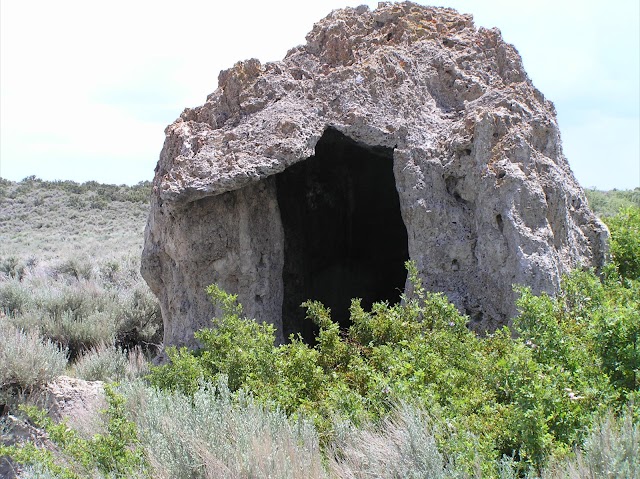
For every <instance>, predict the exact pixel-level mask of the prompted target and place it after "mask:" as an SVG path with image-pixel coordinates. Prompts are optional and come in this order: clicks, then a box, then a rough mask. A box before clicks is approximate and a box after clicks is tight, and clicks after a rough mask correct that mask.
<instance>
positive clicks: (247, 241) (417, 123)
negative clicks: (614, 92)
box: [142, 2, 607, 345]
mask: <svg viewBox="0 0 640 479" xmlns="http://www.w3.org/2000/svg"><path fill="white" fill-rule="evenodd" d="M606 239H607V231H606V228H605V227H604V226H603V224H602V223H601V222H600V221H599V220H598V219H597V218H596V217H595V216H594V215H593V214H592V212H591V211H590V210H589V208H588V206H587V202H586V200H585V196H584V194H583V191H582V190H581V188H580V186H579V185H578V183H577V182H576V180H575V179H574V177H573V174H572V173H571V170H570V169H569V165H568V164H567V160H566V159H565V157H564V156H563V154H562V148H561V144H560V131H559V129H558V124H557V121H556V114H555V110H554V107H553V104H552V103H551V102H550V101H548V100H546V99H545V98H544V96H543V95H542V94H541V93H540V92H539V91H538V90H536V88H535V87H534V86H533V85H532V84H531V81H530V80H529V78H528V77H527V75H526V73H525V72H524V70H523V67H522V61H521V59H520V56H519V55H518V52H517V51H516V50H515V48H514V47H512V46H511V45H508V44H506V43H504V42H503V40H502V38H501V36H500V32H499V31H498V30H497V29H491V30H487V29H484V28H476V27H475V26H474V24H473V21H472V17H471V16H470V15H461V14H459V13H457V12H456V11H454V10H451V9H444V8H428V7H423V6H420V5H417V4H414V3H410V2H405V3H398V4H387V5H385V6H382V7H380V8H378V9H376V10H375V11H370V10H369V9H368V8H367V7H366V6H362V7H358V8H355V9H352V8H346V9H344V10H337V11H334V12H332V13H331V14H329V15H328V16H327V17H326V18H325V19H323V20H321V21H320V22H318V23H317V24H316V25H315V26H314V28H313V30H312V31H311V33H309V34H308V36H307V43H306V45H303V46H299V47H296V48H294V49H292V50H290V51H289V52H288V53H287V55H286V57H285V59H284V60H282V61H280V62H275V63H267V64H265V65H262V64H261V63H260V62H259V61H258V60H255V59H252V60H248V61H244V62H239V63H237V64H236V65H234V67H233V68H231V69H229V70H225V71H223V72H221V73H220V76H219V86H218V89H217V90H216V91H215V92H213V93H212V94H211V95H209V96H208V98H207V101H206V103H205V104H204V105H203V106H200V107H197V108H194V109H186V110H185V111H184V112H183V113H182V115H181V116H180V118H179V119H178V120H176V121H175V122H174V123H173V124H171V125H170V126H169V127H167V129H166V140H165V144H164V148H163V150H162V153H161V155H160V160H159V162H158V165H157V168H156V174H155V179H154V193H153V198H152V206H151V213H150V215H149V222H148V225H147V229H146V234H145V247H144V252H143V264H142V274H143V276H144V278H145V279H146V281H147V282H148V283H149V285H150V287H151V289H152V290H153V291H154V293H155V294H156V295H157V296H158V298H159V299H160V303H161V305H162V315H163V317H164V325H165V329H164V334H165V344H167V345H171V344H188V345H189V344H193V343H194V339H193V332H194V331H195V330H197V329H199V328H202V327H205V326H207V325H208V324H209V321H210V319H211V317H212V316H213V315H214V308H213V306H212V305H211V304H210V302H209V301H208V299H207V297H206V295H205V292H204V290H205V287H206V286H207V285H209V284H211V283H214V282H215V283H218V284H219V285H220V286H221V287H223V288H224V289H225V290H227V291H229V292H231V293H235V294H238V297H239V300H240V301H241V302H242V304H243V305H244V307H245V313H246V314H247V315H248V316H250V317H254V318H257V319H258V320H260V321H267V322H271V323H273V324H274V325H276V327H277V328H278V331H279V335H280V338H279V339H280V340H283V339H284V338H286V337H287V336H288V335H289V334H290V333H292V332H302V333H303V336H306V337H307V339H308V338H309V336H308V335H309V334H310V332H311V330H310V329H309V326H308V324H307V322H305V321H304V315H305V314H304V311H303V310H302V309H301V308H300V307H299V305H300V303H301V302H302V301H304V300H305V299H309V298H310V299H319V300H322V301H323V302H324V303H325V304H326V305H328V306H330V307H331V309H332V311H333V313H334V316H335V317H336V318H337V319H339V320H340V321H342V322H344V321H346V320H347V317H348V313H347V308H348V305H349V300H350V298H352V297H360V298H363V303H364V304H365V305H369V304H370V303H371V302H372V301H376V300H389V301H392V302H395V301H398V299H399V295H400V293H401V292H402V290H403V289H404V287H405V282H406V271H405V269H404V266H403V263H404V261H405V260H407V259H409V258H410V259H412V260H414V261H415V263H416V265H417V267H418V269H419V271H420V274H421V275H422V279H423V282H424V285H425V286H426V287H427V288H428V289H430V290H434V291H442V292H444V293H446V295H447V296H448V297H449V299H450V300H451V301H452V302H454V303H455V304H456V305H457V306H458V307H459V309H460V310H461V311H462V312H464V313H466V314H468V315H469V318H470V326H471V327H472V328H474V329H476V330H484V329H494V328H496V327H497V326H499V325H502V324H505V323H507V322H508V321H509V318H510V317H512V316H513V315H514V314H515V306H514V298H515V295H514V293H513V290H512V285H513V284H523V285H528V286H530V287H531V288H532V289H533V290H534V291H535V292H541V291H547V292H553V291H554V290H556V289H557V287H558V284H559V280H560V277H561V275H562V273H564V272H567V271H569V270H570V269H571V268H574V267H576V266H578V265H582V266H595V267H599V266H600V265H602V263H603V261H604V258H605V255H606Z"/></svg>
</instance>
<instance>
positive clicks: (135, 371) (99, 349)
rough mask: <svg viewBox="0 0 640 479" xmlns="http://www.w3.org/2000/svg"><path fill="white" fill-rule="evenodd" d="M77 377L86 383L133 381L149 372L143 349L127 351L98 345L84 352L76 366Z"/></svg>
mask: <svg viewBox="0 0 640 479" xmlns="http://www.w3.org/2000/svg"><path fill="white" fill-rule="evenodd" d="M73 369H74V372H75V376H76V377H79V378H81V379H84V380H86V381H122V380H133V379H136V378H138V377H140V376H142V375H145V374H147V373H148V372H149V365H148V363H147V360H146V358H145V357H144V354H143V353H142V351H141V349H140V348H139V347H138V348H134V349H132V350H130V351H128V352H127V351H125V350H123V349H120V348H118V347H116V346H106V345H98V346H96V347H93V348H92V349H90V350H88V351H85V352H83V353H82V354H81V355H80V357H78V359H77V360H76V362H75V364H74V368H73Z"/></svg>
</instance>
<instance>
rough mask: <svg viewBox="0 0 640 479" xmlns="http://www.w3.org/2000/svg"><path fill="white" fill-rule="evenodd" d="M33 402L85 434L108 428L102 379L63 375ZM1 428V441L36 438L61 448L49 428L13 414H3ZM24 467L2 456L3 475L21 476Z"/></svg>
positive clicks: (44, 445) (47, 446)
mask: <svg viewBox="0 0 640 479" xmlns="http://www.w3.org/2000/svg"><path fill="white" fill-rule="evenodd" d="M29 403H31V404H33V405H35V406H38V407H41V408H43V409H44V410H45V411H47V412H48V415H49V417H51V418H52V419H53V420H54V421H56V422H60V421H63V420H64V421H66V422H67V424H68V425H69V426H70V427H71V428H73V429H74V430H76V431H78V432H79V433H80V434H81V435H82V436H84V437H87V438H90V437H92V436H93V435H94V434H96V433H98V432H103V430H104V424H103V421H102V417H101V414H100V411H101V410H103V409H106V407H107V402H106V399H105V395H104V384H103V383H102V382H101V381H84V380H82V379H77V378H72V377H69V376H59V377H58V378H56V379H55V380H53V381H51V382H50V383H48V384H47V385H46V386H45V387H44V388H43V389H42V391H39V392H37V393H33V396H32V397H30V398H29ZM0 432H1V433H2V434H0V444H3V445H7V446H9V445H14V444H21V443H25V442H32V443H34V444H35V445H36V446H38V447H41V448H45V449H49V450H50V451H56V450H57V449H56V447H57V446H56V445H55V444H54V443H53V442H52V441H51V440H50V439H49V435H48V434H47V433H46V431H44V430H42V429H40V428H38V427H35V426H34V425H32V424H30V423H29V422H27V421H25V420H24V419H22V418H19V417H16V416H13V415H10V414H9V415H7V416H6V417H3V418H1V420H0ZM23 469H24V468H23V467H22V466H21V465H19V464H16V463H14V462H13V461H11V460H10V459H8V458H0V477H3V478H4V477H6V478H14V477H20V472H21V471H22V470H23Z"/></svg>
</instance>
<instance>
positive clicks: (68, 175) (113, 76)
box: [0, 0, 640, 189]
mask: <svg viewBox="0 0 640 479" xmlns="http://www.w3.org/2000/svg"><path fill="white" fill-rule="evenodd" d="M416 3H421V4H425V5H426V4H436V5H438V4H439V5H440V6H446V7H451V8H455V9H457V10H458V11H460V12H463V13H471V14H473V15H474V20H475V23H476V26H483V27H487V28H491V27H498V28H499V29H500V30H501V31H502V35H503V38H504V39H505V40H506V41H507V42H509V43H512V44H513V45H515V47H516V48H517V49H518V51H519V52H520V54H521V55H522V58H523V62H524V66H525V69H526V71H527V73H528V74H529V76H530V78H531V79H532V81H533V83H534V85H535V86H536V87H537V88H538V89H539V90H540V91H542V93H543V94H544V95H545V96H546V97H547V98H548V99H550V100H551V101H553V102H554V103H555V105H556V109H557V111H558V120H559V124H560V130H561V133H562V139H563V145H564V152H565V155H566V156H567V158H568V160H569V163H570V165H571V167H572V170H573V172H574V174H575V175H576V177H577V179H578V181H579V182H580V184H581V185H582V186H583V187H585V188H591V187H597V188H600V189H612V188H618V189H628V188H635V187H640V119H639V118H640V96H639V95H640V6H639V2H637V0H616V1H615V2H605V1H595V0H581V1H574V0H536V1H535V2H534V1H531V2H514V1H513V0H493V1H492V0H484V1H477V0H476V1H472V0H440V1H439V2H423V1H419V2H416ZM360 4H367V5H369V6H370V8H375V6H376V5H377V1H363V0H359V1H347V0H343V1H334V0H326V1H314V2H303V1H300V0H297V1H288V0H272V1H268V0H263V1H260V2H253V1H244V2H237V1H233V2H231V1H230V2H218V1H211V0H209V1H197V0H182V1H180V2H175V1H171V2H169V1H164V0H155V1H147V0H136V1H123V0H110V1H109V2H87V1H86V0H85V1H72V0H57V1H55V2H52V1H48V0H47V1H44V0H33V1H29V2H25V1H21V0H2V2H1V3H0V176H1V177H3V178H7V179H11V180H20V179H22V178H24V177H26V176H29V175H36V176H38V177H40V178H43V179H47V180H54V179H63V180H66V179H69V180H75V181H87V180H96V181H100V182H105V183H118V184H120V183H127V184H134V183H137V182H138V181H141V180H150V179H152V178H153V168H154V167H155V163H156V161H157V159H158V154H159V152H160V150H161V148H162V143H163V140H164V128H165V126H167V125H168V124H169V123H171V122H172V121H173V120H175V119H176V118H177V117H178V116H179V115H180V113H181V112H182V110H183V109H184V108H185V107H193V106H197V105H200V104H202V103H203V102H204V101H205V99H206V96H207V95H208V94H209V93H211V92H212V91H214V90H215V88H216V87H217V78H218V73H219V71H220V70H222V69H226V68H229V67H230V66H232V65H233V64H234V63H235V62H236V61H239V60H245V59H248V58H258V59H259V60H260V61H262V62H266V61H274V60H280V59H282V58H283V57H284V55H285V54H286V52H287V50H288V49H290V48H292V47H294V46H296V45H299V44H303V43H304V42H305V40H304V37H305V35H306V33H307V32H309V31H310V30H311V27H312V26H313V23H314V22H315V21H317V20H319V19H320V18H322V17H324V16H326V15H327V14H328V13H329V12H330V11H331V10H332V9H335V8H342V7H345V6H357V5H360Z"/></svg>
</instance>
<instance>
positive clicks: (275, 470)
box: [124, 382, 326, 479]
mask: <svg viewBox="0 0 640 479" xmlns="http://www.w3.org/2000/svg"><path fill="white" fill-rule="evenodd" d="M124 393H125V395H126V396H127V397H128V398H129V406H130V409H131V411H132V415H133V418H134V420H135V422H136V423H137V425H138V429H139V431H140V439H141V441H142V444H143V445H144V447H145V449H146V451H147V457H148V460H149V462H150V464H151V466H152V468H153V471H154V472H153V476H154V477H155V478H158V479H164V478H167V479H169V478H171V479H183V478H184V479H187V478H188V479H191V478H221V477H224V478H228V479H236V478H237V479H240V478H259V477H260V478H262V477H264V478H267V477H268V478H272V479H296V478H299V479H302V478H304V479H314V478H322V477H326V475H325V473H324V470H323V467H322V464H321V455H320V449H319V444H318V436H317V433H316V431H315V429H314V428H313V425H312V424H311V423H310V422H307V421H304V420H291V419H289V418H287V416H286V415H285V414H284V413H282V412H280V411H278V410H270V409H269V408H267V407H265V406H262V405H259V404H257V403H256V402H254V401H253V400H252V399H251V398H250V397H248V396H243V395H240V397H239V398H237V399H234V398H233V397H232V395H231V393H230V392H229V389H228V388H227V387H226V385H225V384H224V383H223V382H220V383H219V384H217V385H215V386H212V385H207V386H202V387H201V388H199V389H198V390H197V391H196V392H195V394H194V395H193V397H188V396H184V395H182V394H180V393H172V392H162V391H158V390H155V389H153V388H150V387H148V386H144V385H143V384H142V383H134V384H130V385H129V386H128V387H127V388H125V389H124Z"/></svg>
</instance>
